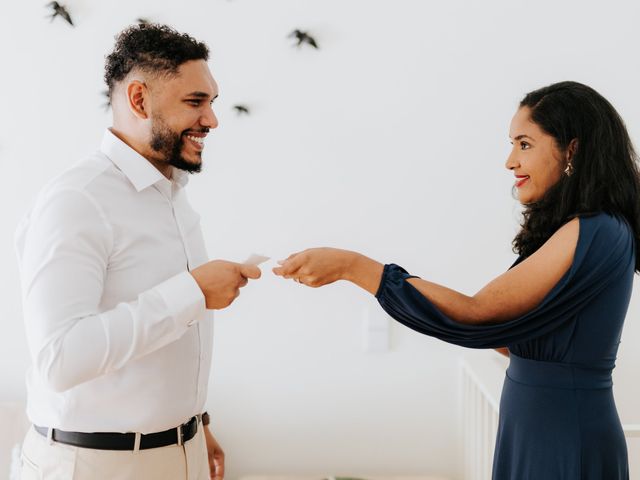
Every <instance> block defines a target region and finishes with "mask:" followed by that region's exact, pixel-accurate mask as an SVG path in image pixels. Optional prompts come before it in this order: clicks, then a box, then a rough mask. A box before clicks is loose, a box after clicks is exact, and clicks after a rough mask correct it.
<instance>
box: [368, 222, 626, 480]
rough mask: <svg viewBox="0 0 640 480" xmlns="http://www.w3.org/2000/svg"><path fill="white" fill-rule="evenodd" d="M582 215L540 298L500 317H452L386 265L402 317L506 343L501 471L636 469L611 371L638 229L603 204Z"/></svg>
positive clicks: (392, 307)
mask: <svg viewBox="0 0 640 480" xmlns="http://www.w3.org/2000/svg"><path fill="white" fill-rule="evenodd" d="M579 221H580V229H579V230H580V233H579V237H578V243H577V246H576V251H575V254H574V259H573V263H572V265H571V267H570V268H569V270H568V271H567V272H566V273H565V275H564V276H563V277H562V278H561V279H560V281H559V282H558V283H557V284H556V285H555V286H554V287H553V289H552V290H551V292H549V293H548V294H547V296H546V297H545V298H544V300H543V301H542V302H541V303H540V305H538V306H537V307H536V308H534V309H533V310H531V311H530V312H528V313H526V314H524V315H522V316H520V317H518V318H516V319H513V320H510V321H506V322H502V323H494V324H482V325H470V324H462V323H458V322H455V321H453V320H451V319H450V318H448V317H447V316H446V315H444V314H443V313H442V312H441V311H439V310H438V309H437V308H436V307H435V306H434V305H433V304H432V303H431V302H430V301H429V300H427V298H425V297H424V296H423V295H422V294H421V293H420V292H419V291H418V290H417V289H415V288H414V287H413V286H412V285H411V284H410V283H409V282H406V281H405V280H406V279H407V278H411V277H412V275H409V274H408V273H407V272H406V271H405V270H403V269H402V268H401V267H399V266H397V265H385V268H384V273H383V276H382V282H381V284H380V288H379V290H378V292H377V294H376V297H377V299H378V301H379V303H380V305H381V306H382V308H384V309H385V310H386V311H387V313H389V315H391V316H392V317H393V318H395V319H396V320H398V321H399V322H400V323H402V324H404V325H406V326H407V327H409V328H412V329H413V330H416V331H418V332H420V333H424V334H426V335H430V336H433V337H436V338H439V339H441V340H444V341H446V342H449V343H454V344H456V345H461V346H464V347H471V348H496V347H503V346H507V347H508V348H509V352H510V364H509V368H508V369H507V372H506V377H505V382H504V386H503V389H502V398H501V401H500V419H499V426H498V437H497V441H496V449H495V455H494V462H493V479H494V480H605V479H606V480H627V479H628V478H629V467H628V460H627V446H626V442H625V438H624V434H623V431H622V426H621V424H620V419H619V417H618V413H617V411H616V406H615V402H614V399H613V393H612V389H611V387H612V381H611V372H612V370H613V368H614V367H615V360H616V353H617V350H618V345H619V343H620V335H621V331H622V326H623V323H624V318H625V315H626V312H627V307H628V305H629V299H630V297H631V289H632V283H633V275H634V267H635V247H634V240H633V233H632V231H631V229H630V228H629V226H628V224H627V223H626V222H625V221H624V220H621V219H619V218H617V217H613V216H610V215H607V214H604V213H601V214H598V215H593V216H584V217H581V218H580V219H579ZM522 260H523V258H522V257H521V258H518V260H517V261H516V263H515V264H514V265H517V264H518V263H519V262H520V261H522Z"/></svg>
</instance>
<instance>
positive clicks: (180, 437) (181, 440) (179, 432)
mask: <svg viewBox="0 0 640 480" xmlns="http://www.w3.org/2000/svg"><path fill="white" fill-rule="evenodd" d="M176 431H177V432H178V445H179V446H181V445H182V444H183V443H184V442H183V440H184V434H183V433H182V425H178V428H176Z"/></svg>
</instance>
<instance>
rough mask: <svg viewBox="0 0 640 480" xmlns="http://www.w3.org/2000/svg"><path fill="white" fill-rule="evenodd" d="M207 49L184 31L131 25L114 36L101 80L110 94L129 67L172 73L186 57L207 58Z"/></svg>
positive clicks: (188, 58) (152, 72)
mask: <svg viewBox="0 0 640 480" xmlns="http://www.w3.org/2000/svg"><path fill="white" fill-rule="evenodd" d="M208 59H209V48H208V47H207V46H206V45H205V44H204V43H202V42H198V41H197V40H195V39H194V38H193V37H190V36H189V35H187V34H186V33H179V32H177V31H176V30H174V29H173V28H171V27H169V26H167V25H159V24H141V25H133V26H131V27H129V28H127V29H125V30H123V31H122V32H120V33H119V34H118V35H117V36H116V44H115V46H114V48H113V52H111V53H110V54H109V55H108V56H107V61H106V64H105V72H104V81H105V82H106V83H107V87H109V96H110V97H111V94H112V93H113V88H114V86H115V84H116V83H117V82H119V81H121V80H123V79H124V78H125V77H126V76H127V75H128V74H129V72H131V71H132V70H134V69H135V70H141V71H143V72H145V73H151V74H156V75H175V74H176V73H177V72H178V68H179V67H180V65H182V64H183V63H185V62H188V61H189V60H205V61H206V60H208Z"/></svg>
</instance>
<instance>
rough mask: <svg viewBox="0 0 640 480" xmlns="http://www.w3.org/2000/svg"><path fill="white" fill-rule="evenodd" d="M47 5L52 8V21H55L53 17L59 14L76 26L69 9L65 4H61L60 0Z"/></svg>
mask: <svg viewBox="0 0 640 480" xmlns="http://www.w3.org/2000/svg"><path fill="white" fill-rule="evenodd" d="M47 7H49V8H50V9H51V10H52V12H51V15H50V16H49V18H50V19H51V21H52V22H53V19H54V18H56V17H57V16H58V15H59V16H61V17H62V18H64V19H65V20H66V21H67V22H68V23H69V25H71V26H72V27H73V26H74V25H73V22H72V21H71V15H69V11H68V10H67V7H65V6H64V5H60V4H59V3H58V2H51V3H48V4H47Z"/></svg>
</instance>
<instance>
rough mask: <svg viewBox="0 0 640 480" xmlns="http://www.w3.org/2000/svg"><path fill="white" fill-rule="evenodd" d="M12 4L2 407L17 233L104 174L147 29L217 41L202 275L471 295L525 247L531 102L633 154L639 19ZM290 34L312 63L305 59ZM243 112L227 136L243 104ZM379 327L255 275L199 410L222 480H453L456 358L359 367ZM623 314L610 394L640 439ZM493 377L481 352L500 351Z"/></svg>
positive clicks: (543, 13) (421, 348)
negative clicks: (373, 270) (47, 190)
mask: <svg viewBox="0 0 640 480" xmlns="http://www.w3.org/2000/svg"><path fill="white" fill-rule="evenodd" d="M43 3H44V2H11V3H9V2H5V5H3V9H2V16H1V17H0V49H1V50H0V52H1V54H2V55H1V57H0V58H1V59H2V75H0V106H1V113H0V166H1V167H2V171H3V174H4V175H3V176H4V179H5V181H4V182H3V187H2V188H1V189H0V205H1V207H0V208H2V217H1V218H2V224H1V228H2V235H0V265H2V266H3V268H2V269H1V270H0V291H1V292H2V301H1V302H0V319H2V321H1V323H0V352H2V353H0V355H1V357H0V358H1V361H0V401H1V400H11V399H19V398H23V397H24V395H25V391H24V390H25V389H24V385H23V375H24V371H25V369H26V367H27V365H28V358H27V353H26V345H25V339H24V334H23V329H22V323H21V322H22V320H21V307H20V302H19V298H20V293H19V288H18V280H17V270H16V264H15V259H14V255H13V246H12V233H13V230H14V227H15V225H16V223H17V221H18V220H19V218H20V216H21V215H22V214H23V213H24V211H25V210H26V209H27V206H28V204H29V203H30V201H31V200H32V199H33V197H34V196H35V194H36V192H37V191H38V190H39V189H40V188H41V186H42V185H43V183H44V182H45V181H46V180H47V179H49V178H50V177H52V176H53V175H55V174H56V173H58V172H59V171H61V170H62V169H63V168H65V167H67V166H68V165H70V164H71V163H73V162H74V161H76V160H77V159H79V158H80V157H81V156H82V155H84V154H86V153H87V152H90V151H93V150H94V149H95V148H96V147H97V145H98V142H99V140H100V138H101V136H102V132H103V129H104V128H105V127H106V126H108V125H109V122H110V118H109V114H108V113H106V112H104V111H103V110H102V109H101V107H100V105H101V103H102V102H103V98H102V97H101V95H100V92H101V91H102V90H103V89H104V87H103V85H102V83H101V79H102V68H103V61H104V55H105V54H107V53H108V52H109V51H110V49H111V47H112V43H113V36H114V34H115V33H116V32H117V31H119V30H120V29H122V28H123V27H124V26H126V25H127V24H128V23H130V22H132V21H134V19H135V18H137V17H139V16H146V17H148V18H150V19H151V20H154V21H159V22H166V23H170V24H172V25H174V26H175V27H177V28H178V29H181V30H184V31H188V32H190V33H191V34H193V35H194V36H196V37H197V38H199V39H202V40H205V41H206V42H207V43H208V44H209V45H210V46H211V49H212V59H211V66H212V70H213V73H214V75H215V76H216V78H217V80H218V82H219V84H220V87H221V97H220V99H219V103H217V105H218V114H219V117H220V121H221V125H220V127H219V129H218V130H217V131H216V132H215V133H214V134H213V135H211V136H210V138H209V140H208V143H207V148H206V154H205V162H206V168H205V171H204V172H203V173H202V174H200V175H199V176H197V177H194V178H193V182H192V183H191V185H190V195H191V199H192V201H193V203H194V204H195V206H196V207H197V208H198V209H199V210H200V212H201V213H202V225H203V229H204V231H205V236H206V239H207V242H208V248H209V251H210V254H211V256H212V257H216V258H227V259H231V260H242V259H243V258H244V257H245V256H246V255H248V254H249V253H250V252H252V251H258V252H262V253H266V254H269V255H273V256H275V257H280V258H281V257H283V256H285V255H287V254H288V253H290V252H291V251H295V250H299V249H303V248H306V247H309V246H317V245H332V246H340V247H345V248H351V249H357V250H360V251H362V252H364V253H367V254H369V255H371V256H373V257H375V258H377V259H379V260H381V261H386V262H391V261H393V262H396V263H399V264H401V265H404V266H405V267H407V268H408V269H410V270H411V271H412V272H414V273H416V274H419V275H422V276H424V277H427V278H429V279H432V280H434V281H438V282H442V283H444V284H446V285H448V286H451V287H454V288H457V289H459V290H462V291H464V292H467V293H471V292H473V291H475V290H477V289H479V288H480V287H481V286H482V285H483V284H484V283H485V282H486V281H487V280H489V279H491V278H492V277H493V276H495V275H497V274H499V273H500V272H501V271H503V270H504V269H505V268H507V267H508V266H509V265H510V263H511V262H512V260H513V254H512V253H511V251H510V241H511V239H512V237H513V235H514V233H515V231H516V228H517V212H518V208H517V205H516V202H515V201H514V200H513V199H512V198H511V194H510V190H511V185H512V176H511V175H510V174H509V173H508V172H507V171H506V170H505V169H504V168H503V164H504V161H505V159H506V155H507V153H508V151H509V148H510V146H509V143H508V138H507V135H508V127H509V121H510V119H511V115H512V114H513V112H514V110H515V107H516V105H517V102H518V101H519V100H520V98H521V97H522V95H523V94H524V93H525V92H527V91H529V90H532V89H534V88H537V87H540V86H542V85H545V84H548V83H552V82H555V81H560V80H565V79H573V80H577V81H582V82H585V83H587V84H589V85H591V86H593V87H594V88H596V89H597V90H599V91H600V92H601V93H602V94H603V95H605V96H606V97H607V98H609V99H610V100H611V101H612V103H613V104H614V105H615V106H616V107H617V108H618V110H619V111H620V113H621V114H622V116H623V118H625V120H626V121H627V124H628V126H629V129H630V132H631V135H632V137H633V138H634V139H635V140H636V141H638V139H639V138H640V103H639V102H638V95H637V85H638V84H639V83H640V82H639V80H640V79H639V78H638V77H639V74H640V67H639V64H638V62H637V45H638V40H639V38H638V37H639V36H640V33H639V32H638V29H637V18H638V13H640V12H639V11H638V10H639V8H638V7H636V6H634V2H632V1H630V0H629V1H626V2H609V3H608V6H606V7H605V6H604V5H605V4H604V3H603V2H601V1H600V2H595V1H586V2H585V1H580V2H578V1H576V0H573V1H565V2H556V1H551V0H543V1H538V2H535V3H531V2H524V1H506V0H505V1H497V0H491V1H485V2H472V1H466V2H464V1H460V0H457V1H449V2H418V1H408V0H395V1H393V2H392V1H384V2H383V1H364V0H359V1H349V2H347V1H338V0H324V1H315V2H314V1H309V0H307V1H302V0H297V1H294V0H273V1H269V2H265V1H259V0H233V1H228V0H207V1H200V2H197V1H189V0H184V1H182V2H168V1H164V2H158V1H151V0H129V1H127V2H118V1H113V2H98V1H93V2H89V1H82V0H66V3H67V5H68V6H69V8H70V10H71V12H72V14H74V18H75V20H76V23H77V25H78V26H77V28H75V29H72V28H69V27H68V26H67V25H65V24H64V23H63V22H62V21H58V20H56V21H55V22H53V23H51V24H49V23H48V21H47V20H45V19H44V16H45V14H46V11H45V8H44V7H43V6H42V4H43ZM294 28H301V29H308V30H309V31H310V32H311V33H312V34H315V35H316V37H317V40H318V42H319V44H320V47H321V50H320V51H318V52H316V51H312V50H308V49H302V50H297V49H294V48H291V47H290V46H289V44H290V42H289V41H288V40H287V39H286V38H285V37H286V35H287V34H288V33H289V32H290V31H291V30H293V29H294ZM240 102H241V103H246V104H248V105H249V106H250V107H252V110H253V111H252V115H251V116H250V117H247V118H238V117H237V116H236V115H235V114H234V112H233V111H232V109H231V107H232V105H233V104H235V103H240ZM372 305H373V306H375V302H374V301H373V299H371V298H370V297H368V296H367V295H366V294H364V293H363V292H361V291H358V290H357V289H356V288H355V287H353V286H351V285H347V284H338V285H334V286H330V287H327V288H325V289H321V290H318V291H315V290H310V289H304V288H301V287H300V286H298V285H296V284H294V283H285V282H283V281H281V280H279V279H276V278H274V277H272V276H271V275H270V274H268V272H265V278H264V279H263V280H261V281H260V282H259V283H256V284H254V285H251V286H249V287H248V288H247V289H246V290H245V291H243V295H242V296H241V297H240V299H239V301H238V303H237V304H234V305H233V306H232V307H231V308H229V309H228V310H226V311H224V312H222V313H220V314H219V315H218V316H217V320H216V322H217V327H216V328H217V330H216V338H215V355H214V362H215V363H214V367H213V375H212V383H211V396H210V402H209V403H210V407H211V409H212V410H213V422H214V426H215V430H216V431H217V432H218V436H219V439H220V440H221V442H222V443H223V444H224V446H225V447H226V450H227V453H228V474H229V476H230V477H231V478H234V477H237V476H239V475H242V474H246V473H250V472H254V473H256V472H257V473H263V472H267V473H268V472H285V473H286V472H306V473H313V472H331V473H336V472H338V473H340V472H341V473H347V474H349V473H361V474H362V473H387V472H393V473H407V474H409V473H422V472H427V473H429V472H430V473H441V474H449V475H450V476H452V477H454V476H456V475H458V474H459V473H460V469H459V463H458V461H459V456H458V454H457V450H456V448H457V446H458V445H459V438H458V433H457V432H458V431H457V424H456V422H457V420H456V419H457V412H456V407H457V402H458V392H457V375H456V366H457V362H456V359H457V358H458V356H459V355H460V350H459V349H457V348H455V347H452V346H449V345H445V344H442V343H439V342H437V341H435V340H433V339H431V338H427V337H423V336H420V335H418V334H416V333H413V332H411V331H409V330H408V329H405V328H404V327H402V326H399V325H397V324H394V325H393V327H392V349H391V351H390V352H388V353H385V354H365V353H363V352H362V350H361V338H360V332H361V317H362V314H363V311H364V310H365V309H366V308H368V307H370V306H372ZM639 311H640V299H639V298H638V296H637V294H636V296H635V297H634V299H633V303H632V306H631V311H630V314H629V317H628V320H627V327H626V331H625V335H624V337H623V344H622V346H621V350H620V356H619V357H620V358H619V365H620V366H619V370H618V372H619V373H618V374H617V375H616V393H617V395H618V398H619V403H620V410H621V415H622V417H623V421H625V422H634V423H640V412H639V411H638V408H637V405H638V403H639V401H640V391H639V390H638V388H637V386H636V383H635V382H634V377H637V373H638V367H639V365H640V353H638V351H637V349H635V351H634V348H633V345H634V343H637V342H638V341H639V340H640V326H639V325H638V322H637V317H638V312H639ZM487 354H488V355H491V354H492V353H490V352H487Z"/></svg>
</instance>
